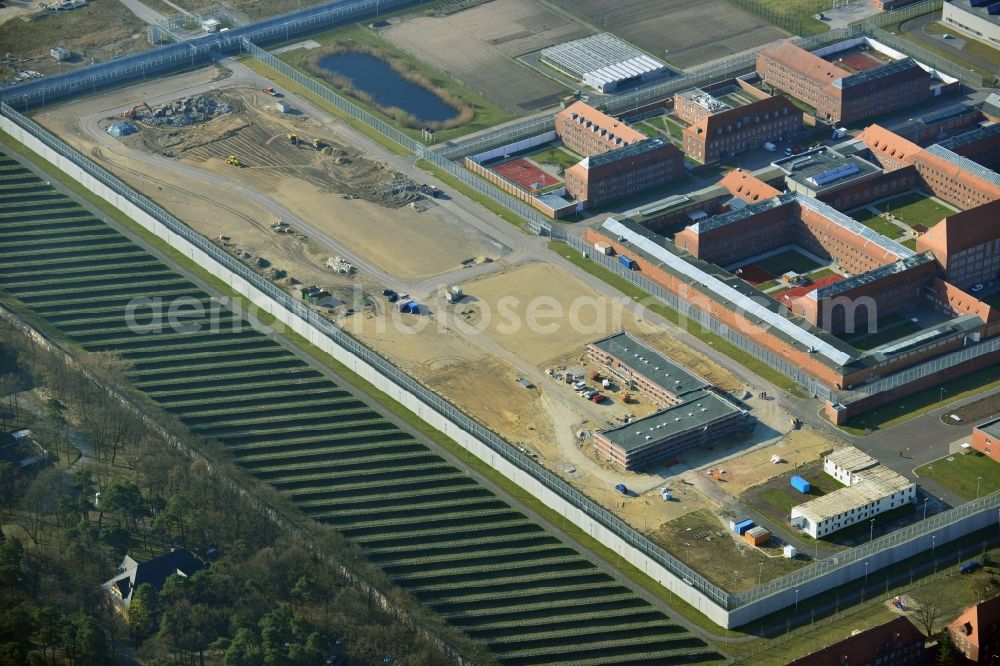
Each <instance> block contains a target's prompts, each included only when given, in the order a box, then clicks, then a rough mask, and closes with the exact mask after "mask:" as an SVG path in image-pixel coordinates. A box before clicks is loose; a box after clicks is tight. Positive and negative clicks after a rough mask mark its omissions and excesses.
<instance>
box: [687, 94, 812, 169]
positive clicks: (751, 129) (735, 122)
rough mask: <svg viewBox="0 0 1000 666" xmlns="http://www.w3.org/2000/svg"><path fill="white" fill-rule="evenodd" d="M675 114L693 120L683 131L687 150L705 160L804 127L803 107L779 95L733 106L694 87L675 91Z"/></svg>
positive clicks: (785, 136)
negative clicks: (744, 104) (736, 106)
mask: <svg viewBox="0 0 1000 666" xmlns="http://www.w3.org/2000/svg"><path fill="white" fill-rule="evenodd" d="M674 114H675V115H676V116H677V117H678V118H680V119H681V120H684V121H686V122H688V123H691V125H690V126H688V127H685V128H684V131H683V133H682V141H683V146H684V154H686V155H688V156H689V157H692V158H694V159H696V160H698V161H699V162H702V163H705V162H713V161H715V160H718V159H720V158H722V157H728V156H731V155H736V154H738V153H742V152H744V151H747V150H751V149H753V148H759V147H761V146H762V145H763V144H764V143H766V142H768V141H784V140H785V139H786V138H787V137H790V136H792V135H793V134H794V133H796V132H798V131H799V130H800V129H801V128H802V111H801V110H800V109H799V108H798V107H796V106H795V105H794V104H792V103H791V102H790V101H789V100H788V99H787V98H785V97H780V96H778V97H766V98H764V99H760V100H757V101H755V102H751V103H750V104H747V105H746V106H741V107H738V108H735V109H734V108H732V107H731V106H729V105H728V104H726V103H725V102H723V101H721V100H719V99H716V98H715V97H713V96H712V95H711V94H709V93H707V92H705V91H703V90H700V89H697V88H695V89H692V90H686V91H683V92H679V93H677V94H675V95H674Z"/></svg>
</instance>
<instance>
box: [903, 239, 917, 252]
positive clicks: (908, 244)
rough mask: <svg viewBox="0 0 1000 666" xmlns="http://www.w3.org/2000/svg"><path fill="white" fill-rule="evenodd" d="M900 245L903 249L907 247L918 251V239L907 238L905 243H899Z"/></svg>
mask: <svg viewBox="0 0 1000 666" xmlns="http://www.w3.org/2000/svg"><path fill="white" fill-rule="evenodd" d="M899 244H900V245H902V246H903V247H907V248H909V249H911V250H914V251H916V249H917V239H916V238H907V239H906V240H904V241H899Z"/></svg>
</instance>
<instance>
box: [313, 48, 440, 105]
mask: <svg viewBox="0 0 1000 666" xmlns="http://www.w3.org/2000/svg"><path fill="white" fill-rule="evenodd" d="M318 64H319V66H320V68H321V69H323V70H325V71H328V72H330V73H331V74H336V75H338V76H342V77H344V78H346V79H348V80H350V82H351V85H352V86H354V88H355V89H356V90H358V91H359V92H364V93H368V94H369V95H371V97H372V100H373V101H374V103H375V104H376V105H377V106H380V107H383V108H388V107H397V108H400V109H402V110H403V111H405V112H406V113H408V114H410V115H412V116H414V117H415V118H418V119H419V120H422V121H425V122H443V121H446V120H451V119H452V118H454V117H455V116H457V115H458V111H457V110H455V109H454V108H452V107H450V106H448V105H447V104H445V102H444V100H442V99H441V98H440V97H438V96H437V95H435V94H434V93H433V92H431V91H429V90H427V89H425V88H422V87H420V86H418V85H417V84H415V83H412V82H410V81H407V80H406V79H404V78H403V77H402V76H400V75H399V73H397V72H396V71H394V70H393V69H392V68H391V67H390V66H389V65H388V64H387V63H386V62H384V61H382V60H380V59H378V58H376V57H375V56H373V55H369V54H367V53H357V52H353V51H346V52H344V53H334V54H331V55H328V56H324V57H323V58H320V59H319V63H318Z"/></svg>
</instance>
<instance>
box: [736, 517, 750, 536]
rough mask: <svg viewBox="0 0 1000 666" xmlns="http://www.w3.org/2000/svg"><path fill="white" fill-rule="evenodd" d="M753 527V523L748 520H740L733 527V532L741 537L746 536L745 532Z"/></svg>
mask: <svg viewBox="0 0 1000 666" xmlns="http://www.w3.org/2000/svg"><path fill="white" fill-rule="evenodd" d="M751 527H753V521H752V520H750V519H749V518H748V519H747V520H741V521H740V522H738V523H736V524H735V525H733V531H734V532H736V533H737V534H739V535H740V536H743V535H744V534H746V532H747V530H748V529H750V528H751Z"/></svg>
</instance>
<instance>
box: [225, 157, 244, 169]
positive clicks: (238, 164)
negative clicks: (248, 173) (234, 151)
mask: <svg viewBox="0 0 1000 666" xmlns="http://www.w3.org/2000/svg"><path fill="white" fill-rule="evenodd" d="M226 164H232V165H233V166H236V167H241V166H243V162H240V158H238V157H236V155H230V156H229V157H227V158H226Z"/></svg>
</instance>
